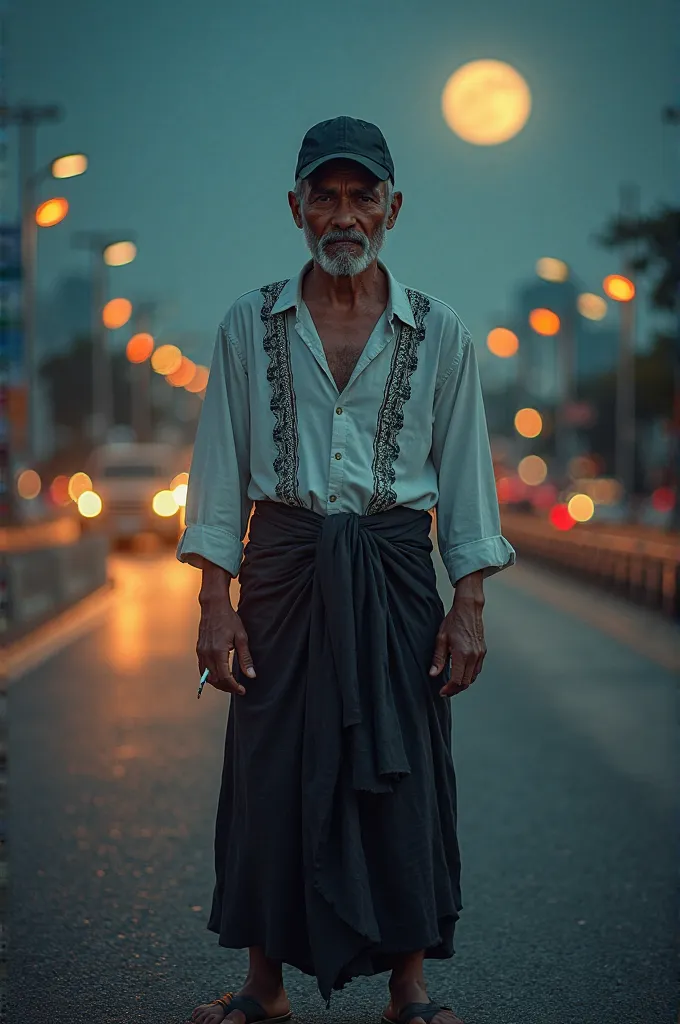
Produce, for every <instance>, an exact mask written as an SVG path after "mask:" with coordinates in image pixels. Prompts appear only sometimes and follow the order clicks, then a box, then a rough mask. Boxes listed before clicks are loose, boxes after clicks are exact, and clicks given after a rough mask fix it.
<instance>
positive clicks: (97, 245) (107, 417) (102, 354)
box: [73, 231, 132, 445]
mask: <svg viewBox="0 0 680 1024" xmlns="http://www.w3.org/2000/svg"><path fill="white" fill-rule="evenodd" d="M122 237H125V238H132V235H131V234H127V235H125V236H122ZM120 238H121V235H120V234H115V235H114V234H113V233H104V232H102V231H78V232H76V234H75V235H74V236H73V244H74V245H75V246H76V247H77V248H80V249H87V250H88V251H89V253H90V260H91V262H90V282H91V284H90V287H91V302H92V306H91V311H90V323H91V327H90V330H91V334H92V420H91V428H90V429H91V437H92V443H93V444H94V445H99V444H103V443H104V442H105V441H106V436H107V434H108V431H109V428H110V426H111V421H112V414H113V387H112V380H111V366H110V359H109V351H108V345H107V343H106V330H107V329H106V326H105V324H104V321H103V318H102V313H103V310H104V306H105V305H106V295H107V264H106V262H105V260H104V253H105V250H106V249H108V248H109V246H111V245H115V244H116V243H117V242H118V241H119V239H120Z"/></svg>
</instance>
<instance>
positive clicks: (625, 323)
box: [602, 274, 635, 494]
mask: <svg viewBox="0 0 680 1024" xmlns="http://www.w3.org/2000/svg"><path fill="white" fill-rule="evenodd" d="M602 287H603V289H604V291H605V292H606V294H607V295H608V296H609V298H610V299H612V300H613V301H614V302H617V303H618V304H619V306H620V307H621V315H620V320H619V365H618V369H617V379H616V455H615V459H616V471H615V472H616V477H617V479H618V480H620V481H621V483H622V485H623V488H624V493H626V494H630V493H631V491H632V488H633V485H634V483H635V344H634V332H635V303H634V302H633V299H634V298H635V284H634V283H633V281H632V280H631V279H630V278H629V277H626V276H625V275H624V274H609V275H608V276H607V277H605V279H604V281H603V282H602Z"/></svg>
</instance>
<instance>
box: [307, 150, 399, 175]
mask: <svg viewBox="0 0 680 1024" xmlns="http://www.w3.org/2000/svg"><path fill="white" fill-rule="evenodd" d="M329 160H353V161H354V163H356V164H361V165H362V167H365V168H366V169H367V170H369V171H370V172H371V174H375V176H376V178H378V179H379V180H380V181H387V179H388V178H389V177H390V172H389V171H388V170H387V169H386V168H385V167H383V166H382V164H377V163H375V161H374V160H369V159H368V157H365V156H357V155H356V154H354V153H329V154H328V156H322V157H320V159H319V160H313V161H312V163H311V164H305V166H304V167H303V168H302V169H301V170H300V173H299V174H298V178H307V177H308V176H309V175H310V174H312V173H313V172H314V171H315V170H316V169H317V167H321V165H322V164H327V163H328V161H329Z"/></svg>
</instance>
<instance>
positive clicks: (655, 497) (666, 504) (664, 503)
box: [652, 487, 675, 512]
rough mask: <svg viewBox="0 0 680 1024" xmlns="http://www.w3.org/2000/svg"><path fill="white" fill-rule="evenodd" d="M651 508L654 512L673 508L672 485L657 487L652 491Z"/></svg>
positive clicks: (673, 494) (673, 495)
mask: <svg viewBox="0 0 680 1024" xmlns="http://www.w3.org/2000/svg"><path fill="white" fill-rule="evenodd" d="M652 508H653V509H654V510H655V511H656V512H671V511H672V510H673V509H674V508H675V493H674V491H673V488H672V487H657V488H656V490H655V491H654V492H653V493H652Z"/></svg>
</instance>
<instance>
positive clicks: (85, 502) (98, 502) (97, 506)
mask: <svg viewBox="0 0 680 1024" xmlns="http://www.w3.org/2000/svg"><path fill="white" fill-rule="evenodd" d="M101 510H102V499H101V498H100V497H99V495H98V494H97V492H96V491H83V493H82V494H81V495H80V497H79V498H78V511H79V512H80V514H81V516H83V517H84V518H85V519H94V518H95V516H98V515H99V513H100V512H101Z"/></svg>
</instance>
